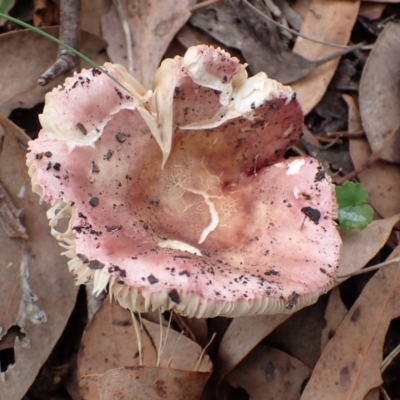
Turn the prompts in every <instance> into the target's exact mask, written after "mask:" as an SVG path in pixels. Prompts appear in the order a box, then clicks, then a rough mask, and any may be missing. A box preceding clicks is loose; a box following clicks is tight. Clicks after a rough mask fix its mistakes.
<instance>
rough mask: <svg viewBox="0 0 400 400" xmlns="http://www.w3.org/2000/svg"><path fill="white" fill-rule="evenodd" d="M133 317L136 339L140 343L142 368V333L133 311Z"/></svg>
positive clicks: (140, 363)
mask: <svg viewBox="0 0 400 400" xmlns="http://www.w3.org/2000/svg"><path fill="white" fill-rule="evenodd" d="M131 315H132V321H133V326H134V328H135V332H136V339H137V342H138V350H139V365H140V366H142V365H143V349H142V334H141V331H140V328H139V324H138V322H137V321H136V317H135V314H134V313H133V311H131ZM139 315H140V314H139Z"/></svg>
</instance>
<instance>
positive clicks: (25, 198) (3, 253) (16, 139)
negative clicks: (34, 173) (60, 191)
mask: <svg viewBox="0 0 400 400" xmlns="http://www.w3.org/2000/svg"><path fill="white" fill-rule="evenodd" d="M0 127H2V129H3V130H4V132H3V133H4V136H3V137H2V138H0V182H1V183H2V185H3V186H4V188H5V190H6V191H7V193H8V194H9V196H10V198H11V200H12V202H13V204H15V206H16V207H17V208H18V209H20V210H23V212H22V215H21V222H22V223H23V224H24V226H25V228H26V231H27V234H28V235H29V239H27V240H21V239H13V238H10V237H9V236H8V235H7V234H6V232H5V231H4V230H3V229H0V274H1V276H2V279H0V339H1V340H0V347H1V349H5V348H10V349H13V351H14V357H15V363H14V365H10V366H9V368H8V370H7V371H6V372H5V373H4V375H3V379H1V380H0V393H1V398H2V399H7V400H19V399H21V398H22V397H23V396H24V394H25V392H26V391H27V390H28V388H29V386H30V385H31V384H32V382H33V381H34V379H35V377H36V375H37V373H38V371H39V369H40V368H41V366H42V365H43V363H44V362H45V361H46V359H47V358H48V356H49V354H50V352H51V350H52V349H53V347H54V345H55V344H56V342H57V340H58V338H59V337H60V335H61V333H62V331H63V329H64V327H65V324H66V323H67V320H68V318H69V316H70V314H71V311H72V309H73V307H74V303H75V298H76V294H77V287H76V286H74V283H73V280H72V279H71V274H70V273H69V271H68V268H67V265H66V264H67V263H66V260H65V258H64V257H62V256H61V255H60V253H61V249H60V247H59V246H58V245H57V243H55V241H54V239H53V237H52V236H51V235H50V229H49V226H48V221H47V218H46V208H47V207H46V206H45V205H44V204H43V205H41V206H39V205H38V196H37V195H35V194H33V193H32V191H31V182H30V181H31V180H30V178H29V176H28V173H27V171H26V166H25V158H26V149H27V141H28V140H29V138H28V137H27V136H26V135H25V134H24V133H23V132H22V131H21V130H20V129H19V128H18V127H16V126H15V125H14V124H13V123H12V122H10V121H9V120H8V119H6V118H5V117H3V116H1V115H0ZM2 368H4V366H2Z"/></svg>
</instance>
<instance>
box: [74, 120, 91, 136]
mask: <svg viewBox="0 0 400 400" xmlns="http://www.w3.org/2000/svg"><path fill="white" fill-rule="evenodd" d="M76 127H77V128H78V129H79V130H80V131H81V132H82V134H83V135H85V136H86V135H87V133H88V132H87V129H86V128H85V127H84V126H83V124H81V123H80V122H78V123H77V124H76Z"/></svg>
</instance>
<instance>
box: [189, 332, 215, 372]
mask: <svg viewBox="0 0 400 400" xmlns="http://www.w3.org/2000/svg"><path fill="white" fill-rule="evenodd" d="M216 335H217V334H216V333H215V332H214V333H213V335H212V336H211V339H210V341H209V342H208V343H207V344H206V347H204V349H203V351H202V352H201V354H200V357H199V361H197V364H196V366H195V367H194V370H195V371H197V370H198V368H199V367H200V364H201V362H202V361H203V357H204V354H205V352H206V350H207V348H208V347H209V346H210V344H211V343H212V341H213V340H214V338H215V336H216Z"/></svg>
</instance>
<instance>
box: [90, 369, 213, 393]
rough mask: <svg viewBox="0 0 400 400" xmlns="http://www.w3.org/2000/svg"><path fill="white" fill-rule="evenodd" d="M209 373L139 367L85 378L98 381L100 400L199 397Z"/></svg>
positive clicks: (113, 370) (114, 370) (115, 370)
mask: <svg viewBox="0 0 400 400" xmlns="http://www.w3.org/2000/svg"><path fill="white" fill-rule="evenodd" d="M209 376H210V372H209V371H184V370H177V369H174V368H164V367H155V366H153V367H150V366H135V367H124V368H118V369H112V370H109V371H108V372H106V373H105V374H103V375H87V376H85V377H84V379H85V380H86V379H87V380H90V381H93V382H95V383H96V385H97V386H98V390H99V393H100V397H99V399H100V400H115V399H118V400H149V399H164V400H188V399H190V400H199V399H200V397H201V394H202V392H203V388H204V386H205V384H206V382H207V380H208V378H209ZM91 400H92V399H91Z"/></svg>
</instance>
